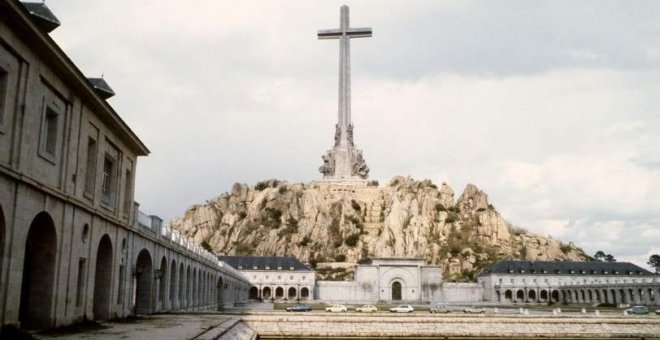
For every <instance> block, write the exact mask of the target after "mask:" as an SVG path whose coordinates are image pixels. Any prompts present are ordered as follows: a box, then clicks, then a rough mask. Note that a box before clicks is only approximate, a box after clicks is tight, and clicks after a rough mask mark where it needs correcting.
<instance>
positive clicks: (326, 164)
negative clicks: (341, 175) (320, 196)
mask: <svg viewBox="0 0 660 340" xmlns="http://www.w3.org/2000/svg"><path fill="white" fill-rule="evenodd" d="M321 159H322V160H323V165H321V167H320V168H319V171H320V172H321V173H322V174H323V176H332V175H334V174H335V160H334V159H333V158H332V157H330V155H328V154H325V155H323V156H321Z"/></svg>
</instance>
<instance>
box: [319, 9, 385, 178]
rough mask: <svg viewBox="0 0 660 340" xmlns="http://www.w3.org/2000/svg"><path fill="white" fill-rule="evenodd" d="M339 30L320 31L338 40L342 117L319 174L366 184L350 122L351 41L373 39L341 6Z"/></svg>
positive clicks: (365, 168)
mask: <svg viewBox="0 0 660 340" xmlns="http://www.w3.org/2000/svg"><path fill="white" fill-rule="evenodd" d="M340 13H341V25H340V28H339V29H330V30H320V31H319V32H318V37H319V39H339V114H338V123H337V125H335V136H334V137H335V144H334V147H333V148H332V150H328V151H327V152H326V154H325V155H323V156H322V157H321V158H322V159H323V165H321V167H320V168H319V171H320V172H321V173H322V174H323V180H324V181H330V182H339V183H366V180H367V178H368V177H369V167H368V166H367V163H366V162H365V161H364V158H363V157H362V151H361V150H358V149H356V148H355V144H354V143H353V124H352V123H351V78H350V75H351V73H350V72H351V67H350V61H351V58H350V39H351V38H364V37H370V36H371V32H372V31H371V28H350V25H349V18H348V6H346V5H344V6H342V7H341V12H340Z"/></svg>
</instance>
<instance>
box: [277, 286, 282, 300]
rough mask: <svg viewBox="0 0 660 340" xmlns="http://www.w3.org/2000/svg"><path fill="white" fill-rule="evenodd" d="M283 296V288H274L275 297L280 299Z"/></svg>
mask: <svg viewBox="0 0 660 340" xmlns="http://www.w3.org/2000/svg"><path fill="white" fill-rule="evenodd" d="M283 297H284V288H282V287H277V288H275V298H276V299H281V298H283Z"/></svg>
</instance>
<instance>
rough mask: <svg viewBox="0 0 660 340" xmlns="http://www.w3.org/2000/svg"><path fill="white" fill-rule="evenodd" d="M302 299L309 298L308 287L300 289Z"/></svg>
mask: <svg viewBox="0 0 660 340" xmlns="http://www.w3.org/2000/svg"><path fill="white" fill-rule="evenodd" d="M300 299H302V300H308V299H309V289H307V287H303V288H301V289H300Z"/></svg>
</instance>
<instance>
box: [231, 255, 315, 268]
mask: <svg viewBox="0 0 660 340" xmlns="http://www.w3.org/2000/svg"><path fill="white" fill-rule="evenodd" d="M218 260H220V261H223V262H225V263H227V264H228V265H230V266H232V267H234V268H236V269H238V270H285V271H286V270H288V271H291V270H294V271H296V270H297V271H312V269H311V268H309V267H308V266H306V265H304V264H302V263H301V262H300V261H298V260H297V259H296V258H293V257H285V256H283V257H279V256H218Z"/></svg>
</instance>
